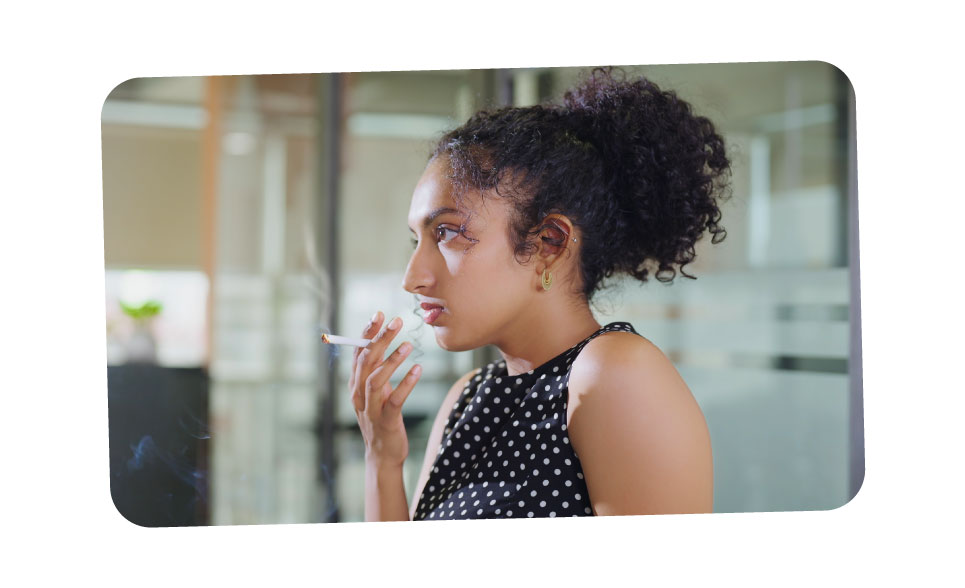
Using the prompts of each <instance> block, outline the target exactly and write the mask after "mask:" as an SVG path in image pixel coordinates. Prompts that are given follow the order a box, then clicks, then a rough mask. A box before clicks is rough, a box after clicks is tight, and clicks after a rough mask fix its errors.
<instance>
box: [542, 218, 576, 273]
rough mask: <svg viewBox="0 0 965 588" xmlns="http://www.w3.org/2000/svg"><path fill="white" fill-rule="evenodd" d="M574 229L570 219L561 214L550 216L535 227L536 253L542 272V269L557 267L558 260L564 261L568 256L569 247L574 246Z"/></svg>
mask: <svg viewBox="0 0 965 588" xmlns="http://www.w3.org/2000/svg"><path fill="white" fill-rule="evenodd" d="M575 234H576V229H575V228H574V227H573V223H572V222H571V221H570V219H568V218H566V217H565V216H564V215H562V214H550V215H547V216H546V218H544V219H543V222H541V223H540V224H539V225H537V227H536V240H537V243H536V245H537V248H538V249H537V251H536V256H537V257H538V258H539V261H540V263H539V264H538V265H540V266H541V267H540V268H538V269H539V271H542V269H543V268H549V269H550V270H552V269H554V268H556V267H557V266H558V265H559V260H560V259H565V258H566V257H568V256H569V255H570V253H569V252H570V251H571V245H575V243H574V241H573V239H574V237H575Z"/></svg>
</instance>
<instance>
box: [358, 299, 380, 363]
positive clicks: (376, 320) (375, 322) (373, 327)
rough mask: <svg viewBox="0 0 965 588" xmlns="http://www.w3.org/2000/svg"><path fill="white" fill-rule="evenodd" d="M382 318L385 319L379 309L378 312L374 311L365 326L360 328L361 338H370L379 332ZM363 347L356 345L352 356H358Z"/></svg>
mask: <svg viewBox="0 0 965 588" xmlns="http://www.w3.org/2000/svg"><path fill="white" fill-rule="evenodd" d="M383 320H385V316H383V315H382V311H381V310H380V311H378V312H376V313H375V314H374V315H372V318H371V319H370V320H369V323H368V324H367V325H365V328H364V329H362V338H363V339H371V338H373V337H374V336H375V334H376V333H378V332H379V329H380V328H382V321H383ZM363 349H365V348H364V347H356V348H355V351H354V353H353V356H354V357H355V358H356V359H358V356H359V354H361V353H362V350H363Z"/></svg>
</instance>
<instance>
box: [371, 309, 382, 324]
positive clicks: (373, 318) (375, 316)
mask: <svg viewBox="0 0 965 588" xmlns="http://www.w3.org/2000/svg"><path fill="white" fill-rule="evenodd" d="M380 314H382V311H381V310H379V311H376V313H375V314H373V315H372V320H371V321H369V322H372V323H374V322H375V321H377V320H379V315H380Z"/></svg>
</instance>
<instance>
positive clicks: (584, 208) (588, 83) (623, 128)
mask: <svg viewBox="0 0 965 588" xmlns="http://www.w3.org/2000/svg"><path fill="white" fill-rule="evenodd" d="M616 74H619V75H616ZM439 156H444V157H446V158H447V159H448V162H449V170H448V177H449V180H450V181H452V183H453V185H454V186H455V188H456V190H455V193H456V197H457V199H461V198H462V196H464V194H465V193H466V191H467V190H480V191H486V190H495V192H496V194H497V195H498V196H500V197H507V198H510V199H511V200H512V201H513V203H514V212H513V213H512V215H511V220H510V227H509V231H510V238H511V242H512V244H513V246H514V252H515V254H516V257H517V261H519V260H520V259H521V258H523V257H528V256H530V255H532V253H534V252H535V251H536V250H537V241H536V240H534V239H533V238H532V237H533V236H534V235H537V234H539V233H540V231H541V230H542V229H543V228H544V227H546V225H545V224H544V220H545V219H546V217H547V215H550V214H554V213H556V214H562V215H565V216H566V217H567V218H569V219H570V221H571V222H572V223H573V224H574V225H576V226H577V227H579V229H580V230H581V231H582V234H583V238H582V239H581V241H582V243H581V248H580V271H581V276H582V281H583V284H582V292H581V293H582V294H583V296H584V297H585V298H586V300H590V299H591V298H592V297H593V295H594V294H595V293H596V292H597V290H598V289H600V288H601V285H602V283H603V281H604V280H605V279H606V278H609V277H611V276H613V275H614V274H620V273H625V274H628V275H630V276H633V277H634V278H636V279H638V280H640V281H641V282H646V281H647V277H648V275H650V274H651V271H652V272H653V275H654V277H656V278H657V280H659V281H661V282H672V281H673V279H674V277H676V274H677V271H678V269H679V271H680V273H681V274H682V275H684V276H686V277H688V278H693V277H694V276H691V275H690V274H688V273H687V272H685V271H684V266H685V265H687V264H688V263H690V262H692V261H693V260H694V258H695V255H696V254H695V252H694V244H695V243H696V242H697V240H698V239H700V238H701V236H702V235H703V233H704V231H709V232H710V233H711V234H712V239H711V240H712V242H713V243H715V244H716V243H719V242H720V241H722V240H723V239H724V237H725V236H726V234H727V233H726V231H725V230H724V228H723V227H722V226H720V224H719V222H720V218H721V213H720V209H719V207H718V200H719V199H721V198H726V197H727V196H728V193H727V192H728V190H727V188H728V182H727V179H728V178H729V176H730V162H729V160H728V158H727V156H726V155H725V152H724V141H723V139H722V138H721V137H720V135H718V134H717V132H716V130H715V129H714V125H713V124H712V123H711V121H709V120H708V119H707V118H704V117H702V116H696V115H695V114H694V113H693V109H692V107H691V105H690V104H689V103H687V102H685V101H684V100H681V99H680V98H679V97H678V96H677V95H676V93H674V92H673V91H663V90H661V89H660V88H659V87H657V85H656V84H654V83H653V82H651V81H649V80H647V79H645V78H638V79H634V80H632V81H627V80H626V75H625V73H624V72H623V71H622V70H616V71H615V70H614V69H613V68H611V67H607V68H596V69H594V70H593V71H592V72H591V73H590V75H589V76H587V77H585V79H584V80H583V81H582V82H581V83H580V84H579V85H578V86H577V87H575V88H573V89H572V90H569V91H567V92H566V93H565V94H564V95H563V100H562V104H552V103H544V104H540V105H536V106H529V107H524V108H514V107H503V108H496V109H488V110H483V111H481V112H478V113H476V114H475V115H473V116H472V117H471V118H470V119H469V120H468V121H467V122H466V123H465V124H464V125H462V126H460V127H459V128H456V129H454V130H452V131H449V132H448V133H446V134H445V135H444V136H443V137H442V138H441V139H440V140H439V142H438V143H437V144H436V146H435V148H434V149H433V151H432V153H431V156H430V159H433V158H436V157H439ZM544 239H546V237H544ZM555 244H557V245H560V244H562V240H559V242H557V243H555Z"/></svg>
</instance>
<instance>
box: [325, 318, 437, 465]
mask: <svg viewBox="0 0 965 588" xmlns="http://www.w3.org/2000/svg"><path fill="white" fill-rule="evenodd" d="M383 320H384V317H383V316H382V312H381V311H380V312H377V313H376V314H375V316H374V317H372V320H371V321H370V322H369V324H368V325H367V326H366V327H365V329H364V330H363V331H362V337H363V339H362V340H364V341H369V342H368V343H366V345H365V347H362V346H358V348H357V349H356V350H355V354H354V356H353V360H352V371H351V376H350V377H349V389H350V390H351V391H352V406H353V407H354V408H355V416H356V418H357V419H358V422H359V428H360V429H361V430H362V438H363V440H364V441H365V459H366V461H367V462H370V463H371V464H372V465H374V466H376V467H378V468H382V467H402V464H403V462H404V461H405V458H406V457H407V456H408V455H409V441H408V437H407V436H406V432H405V426H404V425H403V423H402V404H403V403H404V402H405V400H406V398H408V397H409V393H410V392H412V388H413V387H414V386H415V384H416V382H417V381H418V380H419V376H420V375H421V374H422V367H421V366H419V365H414V366H412V369H410V370H409V372H408V373H407V374H406V375H405V377H404V378H403V379H402V381H401V382H400V383H399V385H398V386H397V387H396V388H395V389H393V388H392V385H391V383H390V382H389V378H391V376H392V373H393V372H395V370H396V369H397V368H398V367H399V366H400V365H401V364H402V362H403V361H404V360H405V358H406V357H407V356H408V355H409V353H410V352H411V351H412V344H411V343H409V342H405V343H403V344H402V345H399V346H398V347H397V348H396V349H395V351H393V352H392V354H391V355H389V356H388V357H387V358H386V357H385V352H386V349H387V348H388V346H389V344H390V343H391V342H392V339H393V338H394V337H395V336H396V335H397V334H398V332H399V329H401V328H402V319H400V318H398V317H396V318H394V319H392V321H390V322H389V324H388V325H387V326H386V328H385V329H383V330H382V331H381V332H380V331H379V329H380V328H381V326H382V321H383ZM331 337H332V336H329V338H330V339H331Z"/></svg>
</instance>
